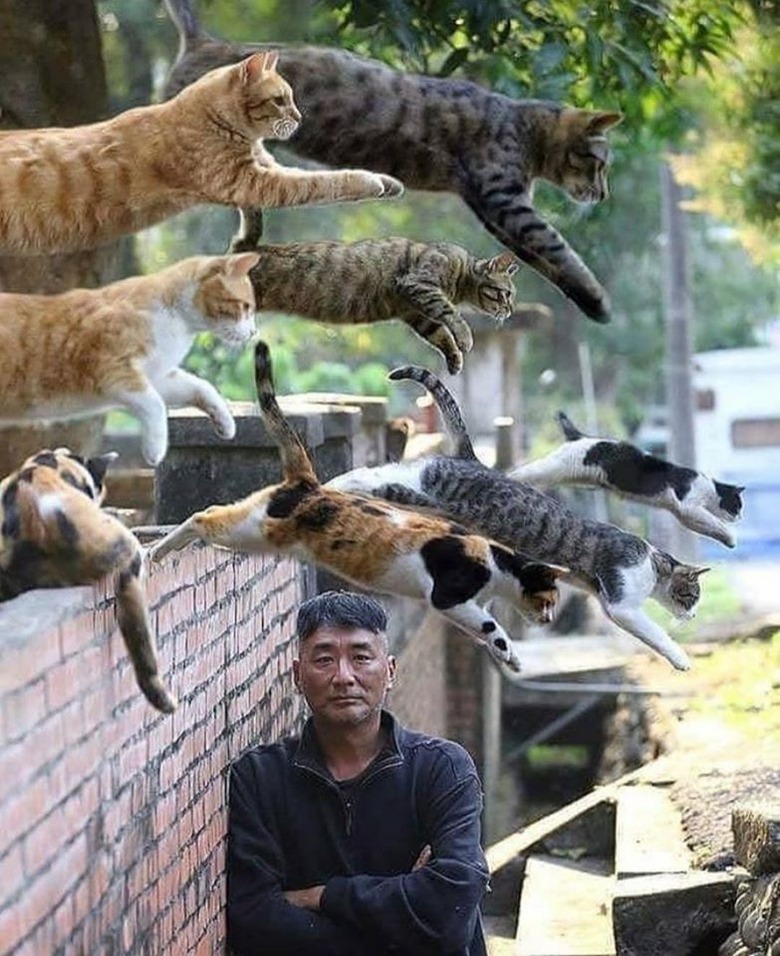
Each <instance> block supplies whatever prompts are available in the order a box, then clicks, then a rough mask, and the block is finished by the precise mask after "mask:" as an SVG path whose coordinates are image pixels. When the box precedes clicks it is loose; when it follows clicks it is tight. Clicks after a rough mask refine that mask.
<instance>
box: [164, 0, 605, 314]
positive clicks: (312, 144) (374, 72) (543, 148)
mask: <svg viewBox="0 0 780 956" xmlns="http://www.w3.org/2000/svg"><path fill="white" fill-rule="evenodd" d="M165 4H166V6H167V8H168V12H169V13H170V16H171V18H172V19H173V21H174V23H175V24H176V25H177V28H178V30H179V36H180V41H181V43H180V50H179V56H178V59H177V61H176V64H175V65H174V68H173V71H172V73H171V76H170V77H169V79H168V85H167V90H166V94H167V95H168V96H172V95H173V94H174V93H177V92H179V90H181V89H182V88H183V87H185V86H187V85H188V84H190V83H192V82H193V81H194V80H195V79H197V78H198V77H199V76H201V75H202V74H203V73H205V72H206V71H207V70H211V69H213V68H214V67H217V66H224V65H226V64H228V63H236V62H238V61H239V60H242V59H243V58H244V57H246V56H248V55H249V54H250V53H252V52H255V51H256V50H259V49H264V48H265V47H264V45H263V44H253V43H228V42H225V41H223V40H216V39H214V38H212V37H210V36H208V35H207V34H206V33H204V32H203V30H202V28H201V27H200V24H199V23H198V21H197V18H196V17H195V14H194V12H193V9H192V5H191V2H190V0H165ZM279 58H280V60H279V62H280V64H281V66H280V70H281V73H282V75H283V76H284V77H285V79H286V80H288V82H289V83H290V84H291V85H292V87H293V89H294V91H295V99H296V102H297V103H298V106H299V107H300V109H301V112H302V113H303V117H304V118H303V122H302V123H301V125H300V127H299V129H298V131H297V132H296V134H295V135H294V136H293V138H292V139H290V140H289V141H288V145H289V147H290V148H291V149H292V150H293V151H294V152H295V153H296V154H297V155H298V156H302V157H305V158H307V159H312V160H315V161H316V162H319V163H325V164H326V165H328V166H343V165H345V164H347V165H349V166H355V165H356V164H358V165H363V166H365V167H367V168H368V169H372V170H374V171H375V172H384V173H390V174H392V175H393V176H396V177H398V178H400V179H401V180H403V182H404V184H405V185H406V187H407V188H409V189H426V190H433V191H437V192H441V191H446V192H453V193H456V194H458V195H460V196H461V197H462V198H463V199H464V201H465V202H466V203H467V204H468V205H469V207H470V208H471V210H472V211H473V212H474V213H475V214H476V216H477V217H478V218H479V219H480V221H481V222H482V224H483V225H484V226H485V228H486V229H487V230H488V232H490V233H492V234H493V235H494V236H495V237H496V238H497V239H498V240H499V242H501V243H502V244H503V245H505V246H506V247H507V248H508V249H511V250H512V252H514V253H515V254H516V255H517V256H518V257H519V258H520V259H522V260H523V261H524V262H526V263H528V264H529V265H530V266H531V267H532V268H533V269H535V270H536V271H537V272H538V273H539V274H540V275H542V276H543V277H544V278H545V279H547V280H548V281H549V282H552V283H553V284H554V285H556V286H557V287H558V289H559V290H560V291H561V292H562V293H563V294H564V295H565V296H568V297H569V298H570V299H572V301H573V302H575V303H576V304H577V305H578V306H579V308H580V309H581V310H582V311H583V312H584V313H585V314H586V315H587V316H589V317H590V318H592V319H595V320H596V321H597V322H607V321H608V320H609V309H610V305H609V297H608V296H607V293H606V292H605V291H604V289H603V288H602V287H601V285H600V284H599V282H598V281H597V280H596V278H595V277H594V275H593V273H592V272H591V271H590V270H589V269H588V267H587V266H586V265H585V264H584V263H583V261H582V260H581V259H580V257H579V256H578V255H577V253H576V252H574V250H573V249H571V248H570V246H569V245H568V244H567V243H566V240H565V239H564V238H563V237H562V236H561V235H560V234H559V233H558V232H556V230H555V229H553V228H552V226H550V225H549V224H548V223H547V222H545V221H544V219H542V217H541V216H540V215H539V214H538V213H537V212H536V210H535V209H534V205H533V195H534V181H535V180H536V179H545V180H547V181H548V182H550V183H552V184H553V185H554V186H558V187H559V188H560V189H562V190H563V191H564V192H566V193H568V195H569V196H571V197H572V198H573V199H575V200H577V201H578V202H601V201H602V200H603V199H606V198H607V195H608V187H607V171H608V169H609V164H610V161H611V154H610V149H609V144H608V142H607V137H606V133H607V130H609V129H610V127H612V126H614V125H615V124H617V123H619V122H620V120H621V119H622V117H621V114H620V113H613V112H597V111H591V110H581V109H572V108H568V107H564V106H561V105H560V104H558V103H553V102H547V101H543V100H513V99H510V98H509V97H507V96H502V95H501V94H500V93H493V92H491V91H490V90H487V89H484V88H483V87H481V86H478V85H477V84H476V83H472V82H469V81H468V80H457V79H440V78H436V77H429V76H422V75H418V74H413V73H401V72H398V71H396V70H393V69H390V67H387V66H385V65H384V64H382V63H378V62H376V61H375V60H368V59H364V58H362V57H359V56H355V55H354V54H351V53H347V52H345V51H344V50H333V49H327V48H325V47H297V48H296V47H283V48H280V49H279ZM261 234H262V220H261V219H260V218H258V217H257V216H252V217H249V218H248V219H246V218H245V220H244V237H243V241H241V242H240V243H239V244H238V245H236V246H234V250H233V251H236V252H239V251H248V250H249V249H254V246H255V245H256V244H257V241H258V240H259V238H260V236H261Z"/></svg>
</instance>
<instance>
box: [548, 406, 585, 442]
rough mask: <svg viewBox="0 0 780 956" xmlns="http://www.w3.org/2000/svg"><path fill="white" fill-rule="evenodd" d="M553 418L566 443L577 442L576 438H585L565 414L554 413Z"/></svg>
mask: <svg viewBox="0 0 780 956" xmlns="http://www.w3.org/2000/svg"><path fill="white" fill-rule="evenodd" d="M555 417H556V418H557V419H558V424H559V425H560V426H561V431H562V432H563V434H564V437H565V438H566V441H577V439H578V438H585V437H586V436H585V435H584V434H583V432H581V431H580V430H579V428H577V426H576V425H575V424H574V422H573V421H572V420H571V419H570V418H569V416H568V415H567V414H566V412H556V413H555Z"/></svg>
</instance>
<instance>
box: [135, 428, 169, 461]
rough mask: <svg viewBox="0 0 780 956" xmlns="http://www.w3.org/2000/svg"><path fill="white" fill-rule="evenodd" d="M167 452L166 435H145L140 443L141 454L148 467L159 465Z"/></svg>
mask: <svg viewBox="0 0 780 956" xmlns="http://www.w3.org/2000/svg"><path fill="white" fill-rule="evenodd" d="M167 451H168V437H167V435H146V436H145V437H144V438H143V440H142V442H141V454H142V455H143V456H144V458H145V459H146V460H147V461H148V462H149V464H150V465H159V464H160V462H161V461H162V460H163V458H165V453H166V452H167Z"/></svg>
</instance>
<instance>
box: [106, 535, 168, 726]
mask: <svg viewBox="0 0 780 956" xmlns="http://www.w3.org/2000/svg"><path fill="white" fill-rule="evenodd" d="M141 565H142V558H141V552H140V549H139V550H136V551H134V553H133V556H132V558H131V559H130V560H129V561H128V562H127V564H126V565H125V566H124V568H122V570H121V571H120V572H119V573H118V574H117V576H116V582H115V586H116V616H117V623H118V624H119V630H120V632H121V634H122V637H123V638H124V642H125V645H126V646H127V653H128V654H129V655H130V660H131V661H132V664H133V670H134V671H135V679H136V681H137V682H138V686H139V687H140V688H141V691H142V693H143V695H144V697H146V699H147V700H148V701H149V703H150V704H151V705H152V707H156V708H157V710H160V711H162V712H163V713H164V714H170V713H172V712H173V711H174V710H176V707H177V701H176V698H175V697H174V696H173V694H171V692H170V691H169V690H168V689H167V688H166V686H165V684H164V683H163V681H162V679H161V678H160V672H159V666H158V664H157V647H156V644H155V640H154V635H153V633H152V629H151V627H150V624H149V613H148V611H147V608H146V596H145V595H144V589H143V585H142V584H141Z"/></svg>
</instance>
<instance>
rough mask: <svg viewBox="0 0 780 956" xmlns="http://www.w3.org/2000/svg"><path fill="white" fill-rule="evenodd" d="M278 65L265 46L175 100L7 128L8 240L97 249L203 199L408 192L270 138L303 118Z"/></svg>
mask: <svg viewBox="0 0 780 956" xmlns="http://www.w3.org/2000/svg"><path fill="white" fill-rule="evenodd" d="M237 59H240V58H237ZM275 66H276V54H275V53H273V52H263V53H255V54H253V55H252V56H249V57H248V58H247V59H244V60H243V61H242V62H241V63H238V64H237V65H235V66H228V67H224V68H223V69H219V70H213V71H211V72H210V73H208V74H207V75H206V76H203V77H202V78H201V79H200V80H199V81H198V82H197V83H194V84H193V85H192V86H191V87H189V88H188V89H186V90H183V91H182V93H181V94H180V95H179V96H176V97H174V99H172V100H171V101H170V102H167V103H161V104H159V105H155V106H143V107H139V108H138V109H133V110H128V111H127V112H125V113H122V114H120V115H119V116H115V117H114V118H113V119H110V120H106V121H105V122H102V123H95V124H93V125H90V126H76V127H72V128H69V129H58V128H53V129H34V130H11V131H6V132H2V133H0V251H2V252H3V253H10V254H13V255H20V254H30V255H33V254H43V253H53V252H69V251H72V250H76V249H85V248H91V247H93V246H95V245H98V244H100V243H103V242H108V241H109V240H112V239H116V238H118V237H119V236H121V235H125V234H127V233H132V232H136V231H137V230H139V229H144V228H146V227H147V226H151V225H153V224H154V223H157V222H160V221H161V220H163V219H165V218H167V217H168V216H172V215H174V214H175V213H178V212H181V211H182V210H184V209H187V208H189V207H190V206H193V205H195V204H197V203H218V204H222V205H231V206H234V205H238V206H241V205H253V204H254V205H260V206H300V205H306V204H310V203H322V202H337V201H339V200H357V199H371V198H378V197H388V196H396V195H398V194H399V193H400V192H401V191H402V186H401V184H400V183H399V182H397V181H396V180H395V179H392V178H390V177H388V176H382V175H377V174H376V173H373V172H368V171H366V170H361V169H346V170H339V171H324V172H320V171H312V172H310V171H304V170H300V169H293V168H288V167H285V166H280V165H279V164H278V163H277V162H276V161H275V160H274V158H273V157H272V156H271V154H270V153H268V152H267V151H266V150H265V148H264V147H263V144H262V139H263V138H265V137H271V138H275V139H287V137H289V136H291V135H292V134H293V133H294V132H295V130H296V128H297V126H298V122H299V120H300V113H299V112H298V109H297V108H296V106H295V103H294V102H293V96H292V91H291V89H290V87H289V85H288V84H287V83H286V82H285V80H284V79H282V77H281V76H280V75H279V74H278V73H277V72H276V68H275Z"/></svg>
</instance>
